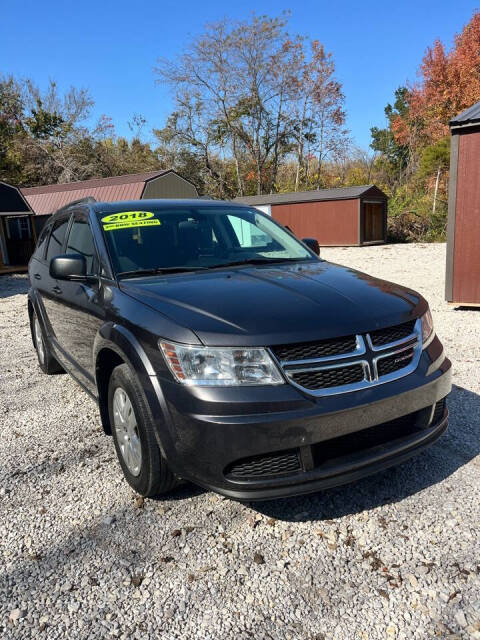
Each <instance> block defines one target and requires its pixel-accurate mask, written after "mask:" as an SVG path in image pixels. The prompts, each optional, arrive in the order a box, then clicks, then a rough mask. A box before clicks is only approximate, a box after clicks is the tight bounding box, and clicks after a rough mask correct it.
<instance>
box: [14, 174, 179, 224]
mask: <svg viewBox="0 0 480 640" xmlns="http://www.w3.org/2000/svg"><path fill="white" fill-rule="evenodd" d="M167 173H176V172H175V171H174V170H173V169H165V170H163V171H150V172H148V173H133V174H128V175H123V176H114V177H111V178H94V179H93V180H82V181H81V182H66V183H63V184H47V185H45V186H42V187H27V188H23V189H21V192H22V194H23V196H24V197H25V199H26V200H27V202H28V204H29V205H30V207H31V208H32V209H33V211H34V212H35V213H36V214H38V215H42V214H45V213H52V212H53V211H56V210H57V209H59V208H60V207H63V206H65V205H66V204H68V203H69V202H72V200H80V199H81V198H86V197H88V196H92V197H93V198H95V200H99V201H103V202H113V201H116V200H138V199H139V198H141V197H142V193H143V190H144V188H145V183H147V182H149V181H150V180H153V179H154V178H158V177H159V176H163V175H165V174H167Z"/></svg>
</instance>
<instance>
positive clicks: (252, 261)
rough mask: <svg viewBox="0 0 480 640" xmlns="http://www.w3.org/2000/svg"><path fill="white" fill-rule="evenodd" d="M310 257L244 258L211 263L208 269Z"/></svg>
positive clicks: (300, 259) (303, 260)
mask: <svg viewBox="0 0 480 640" xmlns="http://www.w3.org/2000/svg"><path fill="white" fill-rule="evenodd" d="M306 260H310V258H246V259H245V260H234V261H232V262H224V263H223V264H213V265H211V266H210V267H208V268H209V269H218V268H220V267H236V266H238V265H242V264H274V263H278V262H305V261H306Z"/></svg>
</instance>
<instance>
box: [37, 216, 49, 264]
mask: <svg viewBox="0 0 480 640" xmlns="http://www.w3.org/2000/svg"><path fill="white" fill-rule="evenodd" d="M51 228H52V225H51V224H48V223H47V224H46V225H45V226H44V227H43V229H42V230H41V231H40V235H39V236H38V240H37V246H36V247H35V257H36V258H37V259H38V260H43V256H44V253H45V246H46V244H47V240H48V234H49V233H50V229H51Z"/></svg>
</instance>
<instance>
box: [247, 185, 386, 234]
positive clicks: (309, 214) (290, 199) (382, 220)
mask: <svg viewBox="0 0 480 640" xmlns="http://www.w3.org/2000/svg"><path fill="white" fill-rule="evenodd" d="M235 201H236V202H242V203H244V204H249V205H253V206H254V207H257V208H259V209H261V210H263V211H265V212H266V213H269V214H270V215H271V216H272V217H273V218H275V220H277V221H278V222H280V223H281V224H283V225H286V226H288V227H289V228H290V229H291V230H292V231H293V232H294V233H295V234H296V235H297V236H298V237H299V238H306V237H312V238H315V239H316V240H318V242H319V244H320V245H323V246H359V245H364V244H381V243H383V242H385V241H386V237H387V201H388V198H387V196H386V195H385V194H384V193H383V191H381V190H380V189H379V188H378V187H376V186H375V185H373V184H369V185H363V186H355V187H339V188H334V189H316V190H312V191H301V192H291V193H274V194H270V195H261V196H245V197H238V198H235Z"/></svg>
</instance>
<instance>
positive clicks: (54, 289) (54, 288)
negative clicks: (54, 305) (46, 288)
mask: <svg viewBox="0 0 480 640" xmlns="http://www.w3.org/2000/svg"><path fill="white" fill-rule="evenodd" d="M52 291H53V293H58V294H60V293H62V290H61V289H60V287H58V286H55V287H53V289H52Z"/></svg>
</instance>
